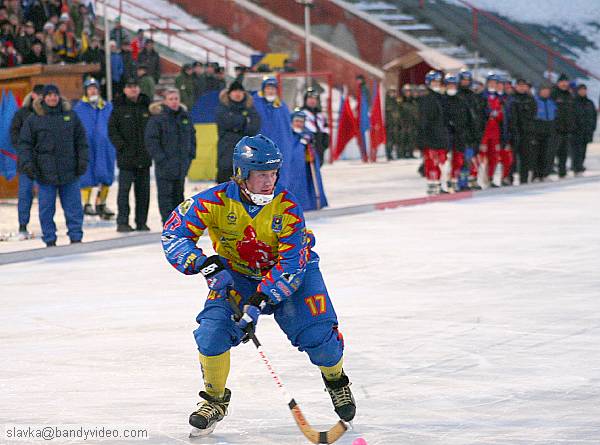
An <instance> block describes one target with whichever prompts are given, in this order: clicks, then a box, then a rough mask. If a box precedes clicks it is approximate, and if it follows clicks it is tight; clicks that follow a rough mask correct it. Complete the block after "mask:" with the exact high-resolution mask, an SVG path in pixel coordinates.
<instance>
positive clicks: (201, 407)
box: [190, 388, 231, 436]
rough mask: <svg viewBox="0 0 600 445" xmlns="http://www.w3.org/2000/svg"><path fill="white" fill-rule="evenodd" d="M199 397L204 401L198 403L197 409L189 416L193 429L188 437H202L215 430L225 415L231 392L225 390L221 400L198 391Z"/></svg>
mask: <svg viewBox="0 0 600 445" xmlns="http://www.w3.org/2000/svg"><path fill="white" fill-rule="evenodd" d="M200 397H202V398H203V399H204V400H205V401H204V402H200V403H198V409H197V410H196V411H194V412H193V413H192V414H190V425H192V426H193V427H194V428H195V429H194V430H193V431H192V433H191V434H190V435H198V436H202V435H205V434H209V433H211V432H212V431H213V430H214V429H215V427H216V426H217V422H220V421H221V420H223V417H225V416H226V415H227V408H228V407H229V401H230V400H231V391H230V390H229V389H227V388H225V394H224V395H223V398H221V399H217V398H215V397H212V396H211V395H209V394H208V393H206V392H204V391H200ZM196 429H197V430H199V431H196Z"/></svg>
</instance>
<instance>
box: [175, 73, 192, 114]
mask: <svg viewBox="0 0 600 445" xmlns="http://www.w3.org/2000/svg"><path fill="white" fill-rule="evenodd" d="M192 73H193V70H192V65H191V64H189V63H186V64H185V65H183V67H181V73H180V74H179V75H178V76H177V77H176V78H175V87H176V88H177V89H178V90H179V96H180V97H181V102H182V103H183V104H184V105H185V106H186V107H187V109H188V110H189V111H191V109H192V107H193V106H194V88H195V85H194V83H195V82H194V77H193V75H192Z"/></svg>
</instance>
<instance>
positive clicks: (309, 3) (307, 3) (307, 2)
mask: <svg viewBox="0 0 600 445" xmlns="http://www.w3.org/2000/svg"><path fill="white" fill-rule="evenodd" d="M296 2H298V3H300V4H301V5H304V39H305V43H304V49H305V51H306V52H305V59H306V87H307V88H311V87H312V76H311V73H312V52H311V46H310V8H312V7H314V0H296Z"/></svg>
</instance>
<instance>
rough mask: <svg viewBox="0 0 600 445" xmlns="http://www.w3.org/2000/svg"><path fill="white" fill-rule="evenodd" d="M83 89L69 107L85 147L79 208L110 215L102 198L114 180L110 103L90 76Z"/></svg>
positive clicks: (114, 158) (91, 213)
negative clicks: (86, 157) (93, 198)
mask: <svg viewBox="0 0 600 445" xmlns="http://www.w3.org/2000/svg"><path fill="white" fill-rule="evenodd" d="M83 93H84V94H83V97H82V98H81V100H80V101H79V102H77V103H76V104H75V106H74V107H73V111H74V112H75V113H76V114H77V116H79V119H80V120H81V123H82V124H83V127H84V128H85V134H86V136H87V141H88V147H89V163H88V167H87V170H86V171H85V173H84V174H83V176H82V177H81V178H80V182H81V184H80V185H81V196H82V200H83V212H84V214H86V215H98V216H100V217H101V218H103V219H111V218H112V217H113V216H114V215H115V213H114V212H113V211H112V210H110V209H109V208H108V207H107V206H106V199H107V197H108V192H109V190H110V186H111V184H112V183H113V181H114V180H115V160H116V150H115V147H114V146H113V144H112V142H111V141H110V138H109V137H108V121H109V119H110V115H111V113H112V110H113V107H112V104H111V103H110V102H106V101H104V99H102V97H100V84H99V83H98V81H97V80H96V79H94V78H93V77H92V78H89V79H86V80H85V82H83ZM93 187H98V195H97V196H96V203H95V208H93V207H92V204H91V202H90V199H91V195H92V188H93Z"/></svg>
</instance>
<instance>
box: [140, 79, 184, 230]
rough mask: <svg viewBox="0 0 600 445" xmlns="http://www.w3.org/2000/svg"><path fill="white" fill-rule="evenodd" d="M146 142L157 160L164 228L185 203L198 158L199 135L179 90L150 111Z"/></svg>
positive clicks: (158, 185) (157, 103)
mask: <svg viewBox="0 0 600 445" xmlns="http://www.w3.org/2000/svg"><path fill="white" fill-rule="evenodd" d="M149 110H150V114H151V115H152V116H151V117H150V120H149V121H148V125H146V131H145V134H144V141H145V144H146V148H147V149H148V151H149V152H150V155H151V156H152V159H153V160H154V165H155V173H156V185H157V187H158V207H159V210H160V216H161V218H162V222H163V225H164V223H166V222H167V219H168V218H169V216H170V215H171V212H172V211H173V209H174V208H175V207H177V206H178V205H179V203H181V202H182V201H183V199H184V198H183V192H184V186H185V176H186V175H187V173H188V170H189V168H190V164H191V162H192V159H194V158H195V157H196V131H195V130H194V124H193V123H192V120H191V118H190V115H189V114H188V112H187V109H186V108H185V106H183V105H181V99H180V98H179V90H176V89H174V88H170V89H168V90H167V91H166V92H165V99H164V101H163V102H162V103H161V102H156V103H153V104H152V105H150V107H149Z"/></svg>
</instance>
